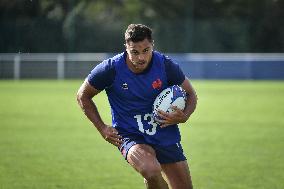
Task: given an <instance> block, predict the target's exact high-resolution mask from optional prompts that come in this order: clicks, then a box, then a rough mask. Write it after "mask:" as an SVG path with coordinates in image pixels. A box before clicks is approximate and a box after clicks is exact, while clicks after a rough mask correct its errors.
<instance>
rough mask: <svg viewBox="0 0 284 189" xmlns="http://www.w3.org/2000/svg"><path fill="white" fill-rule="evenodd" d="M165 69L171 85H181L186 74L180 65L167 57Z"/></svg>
mask: <svg viewBox="0 0 284 189" xmlns="http://www.w3.org/2000/svg"><path fill="white" fill-rule="evenodd" d="M165 69H166V75H167V78H168V84H169V85H181V84H182V83H183V81H184V80H185V75H184V73H183V71H182V70H181V69H180V67H179V65H178V64H176V63H174V62H173V61H172V60H171V59H170V58H168V57H166V59H165Z"/></svg>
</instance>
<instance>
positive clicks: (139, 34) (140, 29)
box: [124, 24, 153, 43]
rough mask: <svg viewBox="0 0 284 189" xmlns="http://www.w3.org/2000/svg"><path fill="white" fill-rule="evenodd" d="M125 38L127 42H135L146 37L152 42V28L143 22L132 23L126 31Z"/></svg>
mask: <svg viewBox="0 0 284 189" xmlns="http://www.w3.org/2000/svg"><path fill="white" fill-rule="evenodd" d="M124 38H125V42H126V43H128V42H129V41H132V42H134V43H135V42H139V41H143V40H144V39H146V38H147V39H148V40H149V41H150V42H152V41H153V39H152V29H151V28H149V27H148V26H145V25H143V24H130V25H129V26H128V27H127V29H126V31H125V34H124Z"/></svg>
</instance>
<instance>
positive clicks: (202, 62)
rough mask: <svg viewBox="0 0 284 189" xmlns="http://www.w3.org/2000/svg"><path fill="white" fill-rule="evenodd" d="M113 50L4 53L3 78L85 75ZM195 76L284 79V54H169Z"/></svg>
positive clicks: (0, 66) (1, 59)
mask: <svg viewBox="0 0 284 189" xmlns="http://www.w3.org/2000/svg"><path fill="white" fill-rule="evenodd" d="M113 55H114V54H109V53H68V54H60V53H51V54H50V53H43V54H42V53H40V54H38V53H36V54H32V53H23V54H22V53H16V54H0V79H16V80H18V79H76V78H84V77H86V76H87V74H88V73H89V72H90V71H91V70H92V68H93V67H95V66H96V65H97V64H98V63H100V62H101V61H103V60H105V59H107V58H109V57H112V56H113ZM166 55H169V56H170V57H171V58H172V59H173V60H174V61H175V62H177V63H178V64H179V65H180V67H181V68H182V70H183V71H184V73H185V74H186V75H187V76H189V77H191V78H194V79H281V80H282V79H284V54H281V53H270V54H250V53H236V54H222V53H211V54H210V53H209V54H198V53H183V54H166Z"/></svg>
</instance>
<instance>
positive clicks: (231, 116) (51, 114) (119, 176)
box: [0, 80, 284, 189]
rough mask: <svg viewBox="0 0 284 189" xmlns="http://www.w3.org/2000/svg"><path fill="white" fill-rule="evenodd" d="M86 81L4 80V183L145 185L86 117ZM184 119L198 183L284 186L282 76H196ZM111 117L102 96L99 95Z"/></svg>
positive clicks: (0, 158) (52, 187) (0, 136)
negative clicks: (194, 102) (79, 95)
mask: <svg viewBox="0 0 284 189" xmlns="http://www.w3.org/2000/svg"><path fill="white" fill-rule="evenodd" d="M80 83H81V81H0V188H1V189H25V188H26V189H33V188H34V189H56V188H64V189H142V188H144V186H143V180H142V179H141V178H140V176H139V175H138V174H137V173H136V172H135V171H134V170H133V169H132V168H130V167H129V166H128V165H127V163H126V162H125V161H124V160H123V158H122V157H121V155H120V153H119V152H118V150H117V149H116V148H115V147H113V146H111V145H110V144H108V143H106V142H104V140H103V139H102V138H101V136H100V135H99V134H98V133H97V132H96V129H95V128H94V127H92V126H91V124H90V123H89V121H88V120H87V119H86V118H85V117H84V116H83V113H82V112H81V110H80V109H79V107H78V105H77V103H76V100H75V94H76V91H77V88H78V87H79V85H80ZM193 85H194V86H195V88H196V90H197V93H198V97H199V102H198V108H197V110H196V112H195V113H194V115H193V116H192V118H191V119H190V120H189V121H188V122H187V123H186V124H184V125H181V126H180V128H181V132H182V144H183V146H184V150H185V153H186V155H187V157H188V159H189V164H190V168H191V174H192V179H193V183H194V186H195V188H197V189H222V188H224V189H254V188H257V189H282V188H284V182H283V181H284V82H280V81H279V82H276V81H274V82H273V81H262V82H259V81H258V82H253V81H206V80H205V81H193ZM95 101H96V102H97V104H98V107H99V110H100V112H101V114H102V117H103V119H104V120H105V121H106V122H108V123H110V120H111V119H110V116H109V115H110V113H109V105H108V103H107V100H106V97H105V95H104V94H100V95H99V96H97V97H95Z"/></svg>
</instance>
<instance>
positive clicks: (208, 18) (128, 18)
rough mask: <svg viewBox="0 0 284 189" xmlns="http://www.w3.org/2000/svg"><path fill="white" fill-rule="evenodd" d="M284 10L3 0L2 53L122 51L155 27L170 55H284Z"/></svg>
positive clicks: (269, 5)
mask: <svg viewBox="0 0 284 189" xmlns="http://www.w3.org/2000/svg"><path fill="white" fill-rule="evenodd" d="M283 9H284V3H283V1H280V0H274V1H270V0H260V1H257V0H251V1H245V0H238V1H224V0H198V1H194V0H190V1H184V0H177V1H169V0H166V1H156V0H145V1H139V0H120V1H111V0H107V1H103V0H97V1H91V0H72V1H67V0H42V1H39V0H25V1H7V0H3V1H1V2H0V26H1V30H0V36H1V38H0V40H1V41H0V42H1V43H0V52H18V51H21V52H118V51H121V49H123V45H122V44H123V32H124V31H125V28H126V26H127V25H128V24H130V23H144V24H148V25H150V26H152V27H153V28H154V30H155V31H157V33H156V38H157V40H156V44H157V46H158V47H159V49H160V50H162V51H167V52H283V51H284V42H283V41H284V36H283V33H284V21H283V19H282V18H283V16H284V13H283V11H282V10H283ZM205 28H206V29H205ZM207 29H208V30H207ZM222 36H224V39H223V38H222ZM55 41H56V43H54V42H55Z"/></svg>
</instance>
